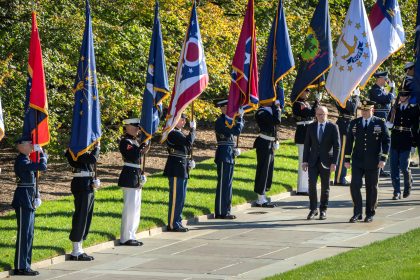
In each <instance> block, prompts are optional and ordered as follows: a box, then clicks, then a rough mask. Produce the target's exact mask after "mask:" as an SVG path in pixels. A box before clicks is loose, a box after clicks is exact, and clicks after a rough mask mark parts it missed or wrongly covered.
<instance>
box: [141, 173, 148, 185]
mask: <svg viewBox="0 0 420 280" xmlns="http://www.w3.org/2000/svg"><path fill="white" fill-rule="evenodd" d="M146 182H147V177H146V175H140V186H142V187H143V186H144V185H145V184H146Z"/></svg>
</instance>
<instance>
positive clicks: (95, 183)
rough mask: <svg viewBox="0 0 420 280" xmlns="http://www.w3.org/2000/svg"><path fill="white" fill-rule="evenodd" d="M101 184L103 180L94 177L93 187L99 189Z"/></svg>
mask: <svg viewBox="0 0 420 280" xmlns="http://www.w3.org/2000/svg"><path fill="white" fill-rule="evenodd" d="M100 186H101V180H99V179H94V180H93V188H95V189H97V188H99V187H100Z"/></svg>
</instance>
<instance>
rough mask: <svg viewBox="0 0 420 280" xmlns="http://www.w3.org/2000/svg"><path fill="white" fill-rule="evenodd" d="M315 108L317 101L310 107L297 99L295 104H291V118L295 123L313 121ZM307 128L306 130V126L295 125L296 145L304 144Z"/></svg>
mask: <svg viewBox="0 0 420 280" xmlns="http://www.w3.org/2000/svg"><path fill="white" fill-rule="evenodd" d="M317 107H318V101H315V103H314V105H313V106H312V107H311V105H310V104H309V103H308V102H306V101H304V100H303V99H300V98H299V99H298V100H297V101H296V102H295V103H293V107H292V111H293V117H294V118H295V120H296V123H299V122H308V121H313V120H314V117H315V111H316V108H317ZM307 128H308V125H307V124H306V125H297V127H296V133H295V143H296V144H304V143H305V136H306V130H307Z"/></svg>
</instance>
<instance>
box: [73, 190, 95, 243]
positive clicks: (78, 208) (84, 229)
mask: <svg viewBox="0 0 420 280" xmlns="http://www.w3.org/2000/svg"><path fill="white" fill-rule="evenodd" d="M73 196H74V214H73V220H72V227H71V232H70V240H71V241H72V242H80V241H82V240H86V237H87V235H88V233H89V228H90V223H91V221H92V215H93V206H94V201H95V195H94V192H93V190H89V191H83V192H75V193H73Z"/></svg>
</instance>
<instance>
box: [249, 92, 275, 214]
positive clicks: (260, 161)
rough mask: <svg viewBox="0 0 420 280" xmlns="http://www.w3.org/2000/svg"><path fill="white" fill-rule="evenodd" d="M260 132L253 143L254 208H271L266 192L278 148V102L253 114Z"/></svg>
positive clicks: (272, 205) (270, 180)
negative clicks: (254, 153)
mask: <svg viewBox="0 0 420 280" xmlns="http://www.w3.org/2000/svg"><path fill="white" fill-rule="evenodd" d="M255 120H256V121H257V124H258V127H259V128H260V132H259V134H258V137H257V139H255V142H254V148H255V149H256V151H257V170H256V174H255V184H254V192H255V193H257V195H258V199H257V202H256V204H255V206H256V207H267V208H273V207H275V205H274V204H271V203H268V200H267V197H266V192H268V191H269V190H270V188H271V184H272V180H273V170H274V151H275V150H277V149H278V148H279V144H278V142H277V140H276V139H277V137H276V134H277V131H276V126H277V125H279V124H280V122H281V109H280V103H279V101H278V100H276V102H275V103H274V102H270V103H267V104H266V105H264V106H260V108H259V109H258V110H257V112H256V113H255Z"/></svg>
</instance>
